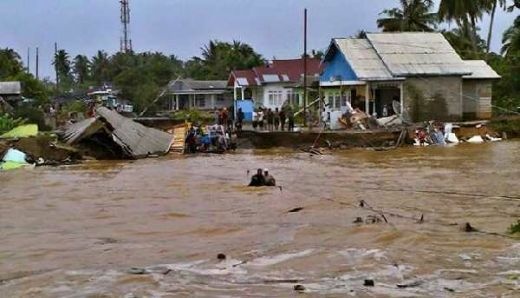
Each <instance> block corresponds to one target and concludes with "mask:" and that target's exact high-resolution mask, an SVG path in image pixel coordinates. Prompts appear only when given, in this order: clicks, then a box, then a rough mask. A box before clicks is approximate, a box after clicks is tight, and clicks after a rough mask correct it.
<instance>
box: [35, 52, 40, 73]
mask: <svg viewBox="0 0 520 298" xmlns="http://www.w3.org/2000/svg"><path fill="white" fill-rule="evenodd" d="M39 69H40V53H39V50H38V47H36V79H37V80H39V79H40V76H39V74H38V70H39Z"/></svg>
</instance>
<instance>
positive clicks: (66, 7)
mask: <svg viewBox="0 0 520 298" xmlns="http://www.w3.org/2000/svg"><path fill="white" fill-rule="evenodd" d="M397 3H398V1H397V0H130V8H131V37H132V40H133V45H134V50H135V51H138V52H140V51H160V52H163V53H165V54H175V55H177V56H178V57H180V58H182V59H188V58H190V57H192V56H198V55H200V48H201V47H202V46H203V45H204V44H206V43H207V42H208V41H209V40H210V39H218V40H222V41H231V40H240V41H242V42H246V43H248V44H250V45H252V46H253V47H254V48H255V50H256V51H258V52H260V53H261V54H262V55H263V56H264V57H266V58H273V57H276V58H293V57H298V56H299V55H300V54H301V53H302V51H303V46H302V36H303V28H302V22H303V21H302V20H303V9H304V8H305V7H307V8H308V10H309V12H308V14H309V35H308V36H309V48H310V49H322V50H324V49H325V48H326V47H327V46H328V43H329V41H330V39H331V38H333V37H344V36H349V35H353V34H355V32H356V31H358V30H360V29H364V30H367V31H372V32H375V31H378V30H377V26H376V19H377V18H378V14H379V13H380V12H381V11H382V10H383V9H385V8H391V7H395V6H396V5H397ZM119 13H120V10H119V0H1V1H0V47H2V48H4V47H9V48H14V49H15V50H17V51H18V52H19V53H20V55H21V56H22V58H23V59H24V61H25V60H26V56H27V48H28V47H31V48H32V52H33V54H34V51H35V50H34V48H35V47H37V46H38V47H39V48H40V61H41V64H40V69H41V71H40V76H41V77H44V76H49V77H51V76H52V73H53V70H52V65H51V60H52V55H53V47H54V42H55V41H56V42H58V46H59V48H63V49H65V50H67V52H69V53H70V56H71V57H74V56H75V55H77V54H86V55H88V56H92V55H94V54H95V53H96V51H97V50H99V49H102V50H105V51H107V52H108V53H110V54H113V53H115V52H117V51H118V50H119V40H120V31H121V26H120V22H119ZM514 17H515V14H512V13H509V14H507V13H505V12H499V13H498V14H497V18H496V25H495V31H494V32H495V35H494V38H493V46H492V49H493V50H495V51H498V50H499V49H500V40H501V36H502V32H503V31H504V30H505V29H506V28H507V27H508V26H510V25H511V24H512V23H513V20H514ZM487 26H488V18H487V17H486V18H484V20H483V22H482V23H481V27H482V29H483V30H482V33H483V34H486V33H487ZM34 61H35V59H34V55H33V56H32V58H31V71H33V72H34V68H35V66H34Z"/></svg>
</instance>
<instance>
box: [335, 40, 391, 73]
mask: <svg viewBox="0 0 520 298" xmlns="http://www.w3.org/2000/svg"><path fill="white" fill-rule="evenodd" d="M334 41H335V43H336V45H337V47H338V48H339V50H340V51H341V52H342V53H343V55H345V58H346V59H347V61H348V63H349V64H350V66H351V67H352V68H353V70H354V72H355V73H356V75H357V77H358V78H359V79H360V80H370V79H383V80H384V79H392V78H393V76H392V74H391V73H390V71H388V69H387V68H386V66H385V65H384V63H383V61H382V60H381V58H379V56H378V55H377V53H376V51H375V50H374V48H373V47H372V45H370V43H369V42H368V40H366V39H355V38H337V39H335V40H334Z"/></svg>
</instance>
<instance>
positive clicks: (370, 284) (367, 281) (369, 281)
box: [363, 279, 375, 287]
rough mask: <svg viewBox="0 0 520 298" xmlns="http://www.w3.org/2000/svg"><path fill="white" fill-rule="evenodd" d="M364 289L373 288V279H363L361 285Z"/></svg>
mask: <svg viewBox="0 0 520 298" xmlns="http://www.w3.org/2000/svg"><path fill="white" fill-rule="evenodd" d="M363 285H364V286H365V287H373V286H374V285H375V283H374V280H373V279H365V282H364V283H363Z"/></svg>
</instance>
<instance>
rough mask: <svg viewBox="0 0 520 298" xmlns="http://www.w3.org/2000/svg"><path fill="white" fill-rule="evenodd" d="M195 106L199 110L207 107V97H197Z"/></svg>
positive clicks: (198, 95) (199, 95)
mask: <svg viewBox="0 0 520 298" xmlns="http://www.w3.org/2000/svg"><path fill="white" fill-rule="evenodd" d="M195 106H196V107H198V108H204V107H205V106H206V97H205V96H204V95H201V94H197V95H195Z"/></svg>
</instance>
